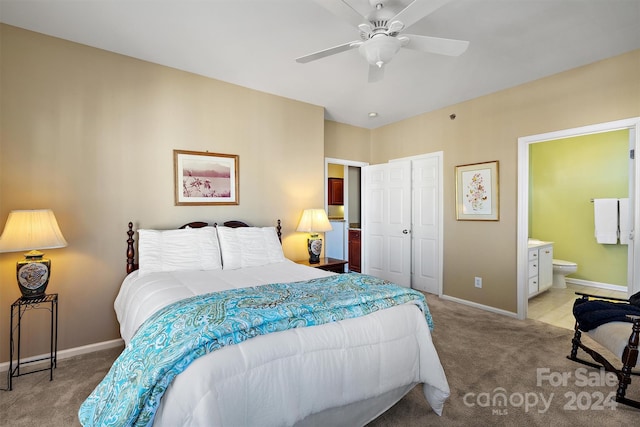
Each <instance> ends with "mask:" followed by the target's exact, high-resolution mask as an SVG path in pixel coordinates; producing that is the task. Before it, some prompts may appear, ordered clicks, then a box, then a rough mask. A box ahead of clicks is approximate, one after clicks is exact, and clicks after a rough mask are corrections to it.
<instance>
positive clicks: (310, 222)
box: [296, 209, 332, 233]
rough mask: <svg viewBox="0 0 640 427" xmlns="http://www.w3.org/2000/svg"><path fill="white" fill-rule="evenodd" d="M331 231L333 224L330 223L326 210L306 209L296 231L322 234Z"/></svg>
mask: <svg viewBox="0 0 640 427" xmlns="http://www.w3.org/2000/svg"><path fill="white" fill-rule="evenodd" d="M331 230H332V228H331V223H329V218H327V213H326V212H325V211H324V209H305V210H304V211H303V212H302V218H300V223H299V224H298V228H297V229H296V231H304V232H307V233H318V232H320V233H322V232H325V231H331Z"/></svg>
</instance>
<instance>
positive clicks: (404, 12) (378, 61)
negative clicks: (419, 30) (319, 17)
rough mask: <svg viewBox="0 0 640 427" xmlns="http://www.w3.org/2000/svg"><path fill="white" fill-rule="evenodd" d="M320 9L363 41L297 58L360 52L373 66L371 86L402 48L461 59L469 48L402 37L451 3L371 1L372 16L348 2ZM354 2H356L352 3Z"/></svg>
mask: <svg viewBox="0 0 640 427" xmlns="http://www.w3.org/2000/svg"><path fill="white" fill-rule="evenodd" d="M314 1H315V2H316V3H318V4H319V5H320V6H322V7H324V8H325V9H327V10H329V11H330V12H332V13H333V14H335V15H337V16H338V17H340V18H342V19H345V20H346V21H347V22H349V23H351V24H352V25H354V26H356V27H357V28H358V30H359V31H360V39H361V40H354V41H350V42H348V43H343V44H341V45H338V46H334V47H330V48H328V49H324V50H320V51H318V52H314V53H311V54H309V55H305V56H301V57H299V58H296V61H297V62H299V63H302V64H304V63H307V62H311V61H315V60H317V59H321V58H324V57H327V56H330V55H335V54H336V53H340V52H344V51H347V50H350V49H354V48H356V47H357V48H358V50H359V52H360V54H361V55H362V56H364V58H365V59H366V60H367V62H368V63H369V82H377V81H379V80H381V79H382V77H383V76H384V65H385V64H387V63H388V62H389V61H391V60H392V59H393V57H394V56H395V54H396V53H398V51H399V50H400V48H401V47H405V48H407V49H414V50H419V51H422V52H429V53H437V54H440V55H449V56H459V55H462V54H463V53H464V52H465V51H466V50H467V47H468V46H469V42H468V41H463V40H453V39H443V38H439V37H429V36H419V35H415V34H403V35H400V33H401V32H402V31H403V30H404V29H406V28H409V27H410V26H411V25H413V24H415V23H416V22H418V21H419V20H421V19H422V18H424V17H425V16H427V15H429V14H430V13H432V12H434V11H435V10H436V9H438V8H440V7H441V6H443V5H444V4H446V3H448V2H449V1H451V0H413V1H412V2H410V3H409V5H408V6H406V7H404V8H402V9H401V10H399V11H398V6H403V5H402V3H401V2H400V1H398V0H369V4H370V5H371V8H372V9H371V12H370V13H368V14H367V15H366V16H363V15H362V14H360V12H358V11H357V10H356V9H354V8H353V7H352V6H351V5H350V4H349V3H347V2H346V0H314ZM351 1H353V0H351Z"/></svg>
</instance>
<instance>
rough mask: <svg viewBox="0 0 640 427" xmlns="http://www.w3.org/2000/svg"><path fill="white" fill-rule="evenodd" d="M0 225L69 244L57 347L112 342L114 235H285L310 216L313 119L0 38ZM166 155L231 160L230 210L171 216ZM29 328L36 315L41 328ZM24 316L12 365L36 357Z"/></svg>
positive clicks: (216, 87) (290, 104) (300, 242)
mask: <svg viewBox="0 0 640 427" xmlns="http://www.w3.org/2000/svg"><path fill="white" fill-rule="evenodd" d="M0 31H1V34H0V35H1V42H0V43H1V45H0V54H1V55H2V56H1V58H0V60H1V68H0V72H1V81H0V90H1V93H2V99H1V105H0V107H1V115H0V125H1V134H0V223H1V224H0V227H4V223H5V221H6V218H7V215H8V213H9V211H10V210H12V209H34V208H52V209H53V211H54V212H55V214H56V217H57V218H58V222H59V224H60V227H61V229H62V232H63V233H64V235H65V237H66V239H67V240H68V242H69V246H68V247H67V248H64V249H55V250H48V251H45V252H46V254H47V256H49V257H50V258H51V259H52V262H53V267H52V278H51V282H50V285H49V289H48V291H49V292H57V293H59V294H60V324H59V328H60V329H59V332H60V333H59V349H61V350H63V349H68V348H73V347H77V346H82V345H86V344H92V343H96V342H102V341H107V340H111V339H116V338H118V337H119V332H118V324H117V322H116V319H115V315H114V312H113V301H114V298H115V296H116V293H117V290H118V287H119V285H120V283H121V281H122V279H123V277H124V268H125V250H126V238H127V236H126V225H127V223H128V222H129V221H133V222H134V224H135V225H136V226H137V227H149V228H151V227H154V228H163V227H167V228H170V227H174V226H178V225H181V224H183V223H185V222H188V221H192V220H204V221H210V222H214V221H225V220H229V219H240V220H244V221H247V222H249V223H252V224H255V225H275V221H276V220H277V219H278V218H280V219H282V221H283V226H284V230H283V231H284V251H285V255H287V256H288V257H290V258H292V259H303V258H306V257H307V256H308V255H307V252H306V248H305V247H306V241H305V239H306V235H305V234H304V233H296V232H295V231H294V230H295V227H296V226H297V221H298V219H299V217H300V214H301V212H302V210H303V209H304V208H307V207H309V206H322V205H323V194H324V186H323V183H324V142H323V141H324V112H323V109H322V107H318V106H313V105H309V104H304V103H301V102H296V101H292V100H288V99H284V98H280V97H276V96H272V95H268V94H264V93H260V92H256V91H252V90H249V89H245V88H241V87H238V86H234V85H231V84H227V83H224V82H220V81H216V80H212V79H208V78H204V77H201V76H197V75H193V74H189V73H185V72H181V71H178V70H175V69H170V68H167V67H162V66H159V65H154V64H150V63H147V62H143V61H139V60H136V59H132V58H129V57H125V56H121V55H116V54H113V53H109V52H105V51H101V50H98V49H94V48H90V47H87V46H82V45H78V44H75V43H71V42H67V41H63V40H59V39H55V38H51V37H46V36H43V35H40V34H36V33H32V32H28V31H24V30H21V29H18V28H15V27H10V26H4V25H3V26H1V27H0ZM174 149H183V150H195V151H210V152H219V153H230V154H238V155H239V156H240V161H239V170H240V189H239V196H240V205H239V206H220V207H217V206H193V207H192V206H174V184H173V157H172V156H173V153H172V150H174ZM20 258H21V254H19V253H9V254H0V343H3V344H2V345H0V361H7V360H8V349H7V347H8V346H6V345H4V343H8V341H9V340H8V336H7V334H8V331H9V324H8V322H9V306H10V305H11V303H12V302H13V301H14V300H15V299H16V298H17V297H18V296H19V291H18V287H17V284H16V281H15V262H16V261H17V260H18V259H20ZM40 317H41V316H40ZM40 317H39V316H38V315H37V314H35V315H33V316H31V313H29V314H28V316H26V317H25V325H24V326H25V328H26V329H24V330H23V336H22V339H23V354H22V355H23V356H30V355H34V354H42V353H44V352H45V351H47V344H46V341H47V339H46V338H48V330H47V329H46V327H43V324H44V322H43V321H44V319H42V318H40Z"/></svg>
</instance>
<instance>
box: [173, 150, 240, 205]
mask: <svg viewBox="0 0 640 427" xmlns="http://www.w3.org/2000/svg"><path fill="white" fill-rule="evenodd" d="M238 163H239V156H237V155H235V154H220V153H210V152H208V151H206V152H200V151H186V150H173V171H174V186H175V204H176V206H186V205H238V204H240V194H239V181H238V176H239V164H238Z"/></svg>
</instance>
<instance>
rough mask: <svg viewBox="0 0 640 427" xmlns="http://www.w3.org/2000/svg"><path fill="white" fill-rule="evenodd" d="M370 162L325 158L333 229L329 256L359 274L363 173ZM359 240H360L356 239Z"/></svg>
mask: <svg viewBox="0 0 640 427" xmlns="http://www.w3.org/2000/svg"><path fill="white" fill-rule="evenodd" d="M367 165H368V163H364V162H356V161H352V160H344V159H334V158H325V209H326V211H327V215H328V216H329V222H330V223H331V227H332V230H331V231H330V232H327V233H325V256H326V257H329V258H336V259H342V260H345V261H347V262H348V266H349V269H350V270H351V271H356V272H358V271H359V265H360V258H361V256H360V255H361V248H360V244H359V242H360V240H359V237H360V233H361V220H360V218H361V216H360V215H361V212H360V207H361V203H362V197H361V185H362V184H361V173H360V172H361V171H360V169H361V168H362V167H364V166H367ZM356 238H357V240H356Z"/></svg>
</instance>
